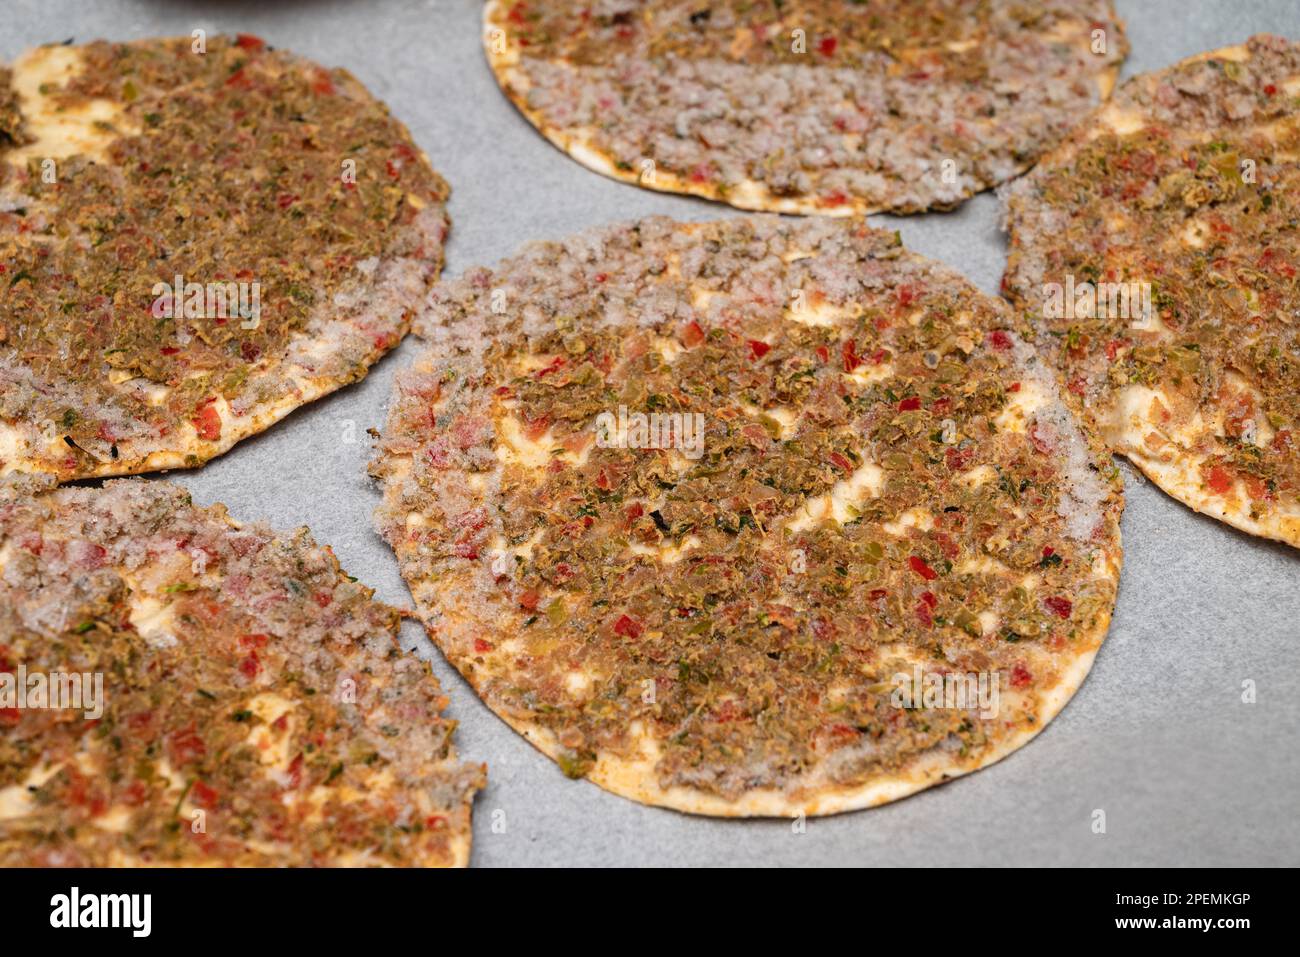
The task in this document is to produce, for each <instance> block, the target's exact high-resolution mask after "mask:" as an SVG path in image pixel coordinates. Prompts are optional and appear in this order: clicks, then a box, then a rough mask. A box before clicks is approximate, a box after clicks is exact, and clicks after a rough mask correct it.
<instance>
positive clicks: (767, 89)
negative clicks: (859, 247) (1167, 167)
mask: <svg viewBox="0 0 1300 957" xmlns="http://www.w3.org/2000/svg"><path fill="white" fill-rule="evenodd" d="M490 16H491V22H490V26H491V27H492V28H493V29H495V30H497V31H500V36H501V37H503V38H504V39H505V42H508V43H509V44H511V49H512V51H516V52H517V55H518V68H517V71H516V70H515V69H514V68H511V69H510V70H508V71H506V75H505V76H503V78H502V79H503V83H505V85H506V87H507V90H508V92H509V93H510V94H511V95H512V96H513V97H515V98H516V100H517V101H518V102H519V103H520V105H521V106H523V107H524V109H525V110H526V112H528V113H529V115H530V116H531V117H532V118H533V119H534V122H537V123H538V124H539V125H541V126H542V127H543V129H549V130H554V131H560V132H562V133H564V134H569V133H575V132H577V131H581V132H582V133H583V134H584V135H586V136H587V137H589V144H588V145H589V146H590V147H592V148H594V149H596V150H597V151H598V152H600V153H602V154H604V155H605V156H606V157H608V158H609V159H610V161H611V162H613V163H614V164H615V165H616V166H617V168H618V169H620V170H622V171H624V172H625V173H628V174H631V175H635V176H638V177H643V181H645V180H644V177H645V176H646V163H647V162H652V163H653V164H654V170H653V171H652V174H653V173H659V172H663V173H670V174H672V175H674V176H676V177H678V178H679V179H680V180H681V181H684V182H686V183H688V184H690V187H691V191H696V192H703V193H705V194H707V195H711V196H713V197H715V198H719V199H723V200H730V201H733V202H736V203H737V205H741V206H748V207H751V208H753V207H755V206H756V197H754V196H752V195H749V190H750V189H751V186H750V185H749V184H759V187H760V189H761V190H762V191H763V192H764V194H765V195H766V196H767V197H768V198H769V200H771V199H787V200H797V201H799V208H800V211H804V212H807V211H814V210H818V209H820V210H823V211H829V212H834V211H835V210H837V209H840V210H843V209H857V210H859V211H861V210H862V209H866V208H871V209H892V210H898V211H912V210H918V209H925V208H928V207H945V206H952V205H955V204H956V203H958V202H960V201H961V200H962V199H964V198H965V197H967V196H969V195H971V194H972V193H973V192H976V191H978V190H980V189H984V188H987V187H988V186H990V185H993V184H996V183H999V182H1002V181H1004V180H1006V179H1007V178H1009V177H1010V176H1013V175H1015V173H1017V172H1019V171H1021V170H1023V169H1024V168H1025V167H1026V166H1027V165H1028V164H1029V163H1031V162H1032V161H1033V160H1034V159H1035V158H1036V157H1037V156H1038V155H1039V154H1040V153H1041V152H1042V151H1043V150H1044V149H1046V148H1047V147H1049V146H1051V145H1052V144H1053V143H1055V142H1056V141H1057V140H1058V139H1059V138H1060V137H1061V136H1063V135H1064V134H1065V132H1066V131H1067V130H1069V128H1070V127H1071V126H1073V125H1074V123H1076V122H1077V121H1078V119H1079V118H1080V116H1082V115H1083V114H1084V113H1085V112H1086V111H1087V109H1088V108H1089V107H1091V106H1092V105H1093V104H1094V103H1096V102H1097V101H1098V99H1099V98H1102V97H1103V96H1104V92H1103V91H1104V90H1108V82H1109V80H1108V79H1107V78H1109V77H1110V76H1112V75H1113V72H1114V71H1117V70H1118V67H1119V64H1120V63H1121V62H1122V61H1123V59H1124V56H1125V54H1126V52H1127V44H1126V41H1125V39H1124V35H1123V31H1122V27H1121V24H1120V22H1119V21H1118V20H1117V19H1116V18H1115V15H1114V10H1113V7H1112V5H1111V3H1110V2H1109V0H1054V2H1050V3H1021V2H1009V0H982V2H976V3H971V2H964V0H963V2H957V0H926V2H911V0H873V2H870V3H859V2H851V0H834V2H819V3H806V2H780V3H776V2H760V3H754V2H740V0H730V2H712V3H710V2H702V0H657V2H648V3H647V2H634V0H606V2H602V3H590V2H587V0H564V2H547V3H540V2H535V0H500V2H498V3H496V4H495V5H494V7H493V8H492V10H491V13H490ZM1098 38H1100V39H1098ZM487 42H488V43H489V46H491V44H493V43H494V42H501V41H498V40H494V39H493V38H492V35H491V33H489V36H488V40H487ZM647 184H648V185H653V182H652V181H650V182H647ZM770 207H771V203H770V202H769V203H768V207H767V208H770Z"/></svg>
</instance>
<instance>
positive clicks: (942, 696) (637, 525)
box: [372, 217, 1122, 816]
mask: <svg viewBox="0 0 1300 957" xmlns="http://www.w3.org/2000/svg"><path fill="white" fill-rule="evenodd" d="M432 303H433V308H432V311H431V313H430V314H429V315H428V316H427V317H426V319H425V320H422V322H423V327H422V328H418V327H417V331H419V332H420V334H421V335H423V336H425V337H426V338H427V339H428V340H429V343H430V348H429V351H428V352H427V353H426V354H425V355H424V356H423V357H421V358H420V359H419V360H417V362H416V364H415V366H414V367H413V368H412V369H411V370H409V371H407V372H406V373H404V374H402V375H400V376H399V378H398V383H397V392H396V396H395V399H394V403H393V407H392V409H391V411H390V415H389V419H388V423H387V425H386V428H385V430H384V433H383V436H382V439H381V442H380V446H379V453H378V456H377V458H376V460H375V462H374V463H373V465H372V471H373V473H374V474H375V475H376V477H378V478H379V479H380V480H381V482H382V485H383V493H384V500H383V505H382V507H381V508H380V510H379V513H378V521H379V525H380V528H381V531H382V533H383V535H384V536H385V538H386V539H387V540H388V541H389V543H390V544H391V545H392V546H393V548H394V550H395V551H396V553H397V556H398V559H399V561H400V565H401V571H402V574H403V576H404V577H405V578H406V581H407V582H408V584H409V585H410V588H411V591H412V594H413V595H414V597H415V601H416V606H417V609H418V613H419V615H420V616H421V618H422V619H423V621H424V623H425V625H426V627H427V628H428V630H429V632H430V634H431V636H432V638H433V640H434V641H435V642H436V643H437V644H438V645H439V647H440V648H441V649H442V650H443V651H444V653H445V654H446V655H447V657H448V658H449V660H450V661H451V662H452V663H453V664H454V665H455V666H456V667H457V668H458V669H459V670H460V671H461V673H462V674H464V675H465V677H466V678H467V679H468V680H469V682H470V683H471V684H472V685H473V687H474V688H475V690H476V691H477V692H478V694H479V695H480V696H481V697H482V698H483V699H484V701H486V702H487V704H488V705H489V706H490V707H491V708H492V709H493V710H494V711H496V712H497V714H499V715H500V716H501V717H502V718H504V719H505V720H506V721H507V722H508V723H509V724H511V725H512V726H513V727H514V728H515V729H517V730H518V731H519V732H521V733H522V734H523V735H525V736H526V737H527V738H528V740H529V741H531V742H532V743H533V744H535V745H536V746H537V747H538V748H540V749H541V750H542V751H543V752H545V753H546V754H547V755H549V756H550V757H552V758H554V759H555V760H556V761H557V762H558V763H559V764H560V766H561V767H562V768H563V770H564V771H565V773H567V774H569V775H571V776H573V777H584V776H585V777H587V778H589V779H590V780H592V781H594V782H596V783H597V784H599V785H601V786H602V787H604V788H607V789H608V790H610V791H613V792H615V793H617V794H621V795H625V796H627V797H631V798H634V799H636V800H638V801H642V802H645V803H648V804H658V805H665V806H668V807H673V808H678V809H681V810H685V811H693V812H698V813H704V814H713V815H724V816H740V815H785V814H798V813H808V814H827V813H833V812H836V811H842V810H848V809H852V808H858V807H864V806H869V805H874V804H879V803H883V802H886V801H890V800H893V799H896V798H898V797H901V796H903V795H906V794H909V793H911V792H913V791H916V790H919V789H921V788H924V787H927V786H929V785H932V784H935V783H937V782H940V781H942V780H945V779H946V778H949V777H953V776H956V775H960V774H964V773H966V772H968V771H972V770H974V769H976V768H979V767H982V766H984V765H987V764H989V763H991V762H993V761H996V760H997V759H999V758H1000V757H1002V756H1004V755H1005V754H1007V753H1009V752H1010V751H1012V750H1014V749H1015V748H1017V747H1019V746H1020V745H1021V744H1023V743H1024V742H1025V741H1027V740H1028V739H1029V738H1031V737H1032V736H1033V735H1035V734H1036V733H1037V732H1038V731H1039V730H1040V729H1041V728H1042V727H1043V726H1044V724H1046V722H1047V721H1049V720H1050V719H1051V718H1052V717H1053V716H1054V715H1055V714H1056V713H1057V712H1058V711H1059V710H1060V709H1061V708H1062V707H1063V706H1064V704H1065V702H1066V701H1067V700H1068V699H1069V698H1070V696H1071V695H1072V694H1073V693H1074V691H1075V690H1076V689H1077V688H1078V687H1079V685H1080V683H1081V682H1082V681H1083V678H1084V676H1085V675H1086V673H1087V671H1088V668H1089V666H1090V664H1091V662H1092V659H1093V657H1094V655H1095V654H1096V652H1097V649H1098V647H1099V646H1100V644H1101V642H1102V639H1103V636H1104V634H1105V631H1106V628H1107V625H1108V622H1109V619H1110V615H1111V610H1112V607H1113V603H1114V600H1115V592H1116V582H1117V577H1118V573H1119V567H1120V561H1121V550H1120V538H1119V524H1118V523H1119V516H1120V512H1121V510H1122V498H1121V492H1120V486H1119V481H1118V476H1117V474H1116V472H1117V470H1116V469H1115V468H1114V467H1113V466H1112V465H1110V464H1109V463H1108V462H1106V461H1105V460H1104V457H1103V456H1101V455H1100V453H1099V448H1100V447H1099V446H1098V445H1097V444H1096V443H1095V442H1093V441H1092V440H1091V439H1090V438H1089V437H1088V435H1087V434H1086V433H1085V432H1084V431H1083V430H1082V428H1081V427H1080V425H1079V423H1078V421H1077V419H1076V418H1075V416H1074V414H1073V412H1072V410H1071V408H1070V406H1069V404H1068V403H1067V402H1066V401H1065V400H1063V398H1062V395H1061V393H1059V392H1058V389H1057V386H1056V383H1055V379H1054V377H1053V376H1052V374H1051V371H1050V369H1048V368H1047V367H1045V366H1044V365H1043V364H1042V363H1041V362H1040V361H1039V360H1038V358H1037V356H1036V354H1035V353H1034V351H1033V349H1032V348H1031V347H1030V346H1029V345H1027V344H1026V343H1025V342H1024V341H1022V339H1021V337H1020V336H1019V335H1018V334H1017V332H1016V330H1015V328H1014V326H1013V321H1012V320H1013V317H1012V314H1011V311H1010V310H1009V309H1008V308H1007V307H1006V305H1005V304H1004V303H1002V302H1001V301H1000V300H997V299H994V298H991V297H989V296H985V295H982V294H981V293H979V292H978V291H977V290H976V289H975V288H974V287H973V286H972V285H971V284H970V283H969V282H967V281H966V280H965V279H963V278H961V277H960V276H959V275H957V274H956V273H954V272H952V271H951V270H949V269H947V268H946V267H943V266H941V265H939V264H937V263H934V262H932V261H929V260H925V259H923V258H921V257H919V256H915V255H913V254H911V253H909V252H907V251H905V250H904V249H903V248H902V247H901V245H900V243H899V240H898V238H897V235H896V234H892V233H887V232H881V231H878V230H873V229H870V228H869V227H867V226H866V225H865V224H863V223H862V222H860V221H846V220H829V219H808V220H801V221H791V220H778V219H776V218H772V217H758V218H754V219H745V220H734V221H724V222H716V223H707V224H680V223H676V222H673V221H670V220H665V219H650V220H644V221H641V222H636V223H631V224H627V225H620V226H614V227H609V228H605V229H600V230H595V231H592V232H588V233H585V234H582V235H579V236H576V237H573V238H571V239H568V240H565V241H561V242H546V243H537V244H532V245H529V246H526V247H525V248H524V249H523V250H522V251H521V252H520V254H519V255H517V256H516V257H514V258H512V259H509V260H507V261H505V262H503V263H502V264H500V265H499V266H498V267H497V268H496V269H493V270H487V269H476V270H471V271H470V272H468V273H467V274H465V275H464V276H463V277H461V278H460V279H458V280H457V281H455V282H446V283H442V284H440V285H438V286H436V287H435V289H434V293H433V296H432Z"/></svg>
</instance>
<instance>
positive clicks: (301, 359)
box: [0, 36, 448, 479]
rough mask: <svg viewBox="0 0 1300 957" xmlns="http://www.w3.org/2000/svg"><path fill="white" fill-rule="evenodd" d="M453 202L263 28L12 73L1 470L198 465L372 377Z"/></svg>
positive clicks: (378, 114) (414, 155) (79, 471)
mask: <svg viewBox="0 0 1300 957" xmlns="http://www.w3.org/2000/svg"><path fill="white" fill-rule="evenodd" d="M447 195H448V188H447V185H446V183H445V182H444V181H443V180H442V179H441V178H440V177H439V176H438V175H437V174H436V173H435V172H433V170H432V169H430V168H429V164H428V160H427V158H426V157H425V156H424V155H423V154H422V153H421V152H420V151H419V150H418V149H417V148H416V147H415V145H414V144H413V143H412V142H411V138H410V135H409V133H408V132H407V131H406V129H405V128H404V127H403V126H402V125H401V124H400V123H398V122H397V121H396V120H394V119H393V118H392V117H391V116H390V115H389V114H388V111H387V109H386V108H385V107H384V106H383V104H381V103H379V102H378V101H376V100H375V99H374V98H373V97H372V96H371V95H370V94H369V93H368V92H367V91H366V90H365V89H364V88H363V87H362V86H361V84H360V83H358V82H357V81H356V80H355V79H354V78H353V77H352V76H350V75H349V74H348V73H346V72H345V71H343V70H327V69H325V68H323V67H319V66H317V65H315V64H313V63H311V62H309V61H307V60H304V59H301V58H299V57H295V56H293V55H291V54H289V53H286V52H283V51H273V50H271V49H270V48H269V47H267V46H266V45H265V44H263V43H262V41H261V40H259V39H257V38H256V37H251V36H239V37H212V38H209V39H208V40H207V41H206V45H205V46H202V47H201V48H200V45H199V44H198V43H197V41H195V40H192V39H191V38H189V37H185V38H181V39H167V40H141V41H137V42H133V43H120V44H110V43H104V42H97V43H92V44H89V45H86V46H75V47H74V46H45V47H40V48H37V49H35V50H31V51H29V52H28V53H26V54H24V55H23V56H22V57H21V58H20V59H19V60H18V61H17V62H16V63H15V64H14V65H13V67H12V69H3V68H0V472H5V471H22V472H47V473H51V474H54V475H56V476H58V477H59V478H60V479H72V478H85V477H88V476H109V475H125V474H132V473H137V472H145V471H152V470H155V469H171V468H185V467H193V466H196V465H200V464H202V463H203V462H206V461H207V460H209V459H211V458H213V457H214V456H216V455H219V454H221V453H222V452H224V451H226V450H227V449H229V448H230V447H231V446H232V445H234V444H235V443H236V442H237V441H239V440H240V439H242V438H245V437H247V436H250V435H253V434H255V433H257V432H260V431H262V430H263V429H266V428H268V427H269V426H270V425H271V424H273V423H274V422H276V421H278V420H279V419H281V418H283V417H284V416H286V415H288V414H289V413H290V412H291V411H293V410H294V409H295V408H297V407H299V406H301V405H303V404H304V403H307V402H310V401H312V400H313V399H316V398H318V397H320V396H322V395H325V394H326V393H329V392H332V391H333V390H335V389H337V388H339V387H341V386H343V385H346V384H347V383H349V382H353V381H355V380H357V379H360V378H361V377H363V376H364V375H365V374H366V371H367V369H368V368H369V367H370V365H372V364H373V363H374V362H376V361H377V360H378V359H379V358H380V357H381V356H382V355H383V354H384V353H385V352H387V351H388V350H389V349H391V348H392V347H393V346H395V345H396V344H397V343H398V342H399V341H400V340H401V338H402V336H403V335H404V334H405V332H406V330H407V329H408V327H409V323H410V317H411V313H412V310H413V309H414V308H415V306H416V305H418V303H419V301H420V299H421V297H422V296H423V295H424V294H425V292H426V291H427V289H428V286H429V284H430V283H431V282H432V281H433V280H434V279H436V278H437V275H438V273H439V271H440V269H441V266H442V258H443V256H442V248H443V241H444V239H445V237H446V234H447V230H448V219H447V215H446V212H445V209H444V203H445V201H446V199H447ZM177 277H180V282H181V285H180V287H179V289H180V293H181V295H180V296H179V297H178V296H175V295H173V294H171V292H170V291H169V290H170V289H172V288H176V287H177ZM196 292H197V298H196V297H195V293H196ZM241 307H242V309H243V312H242V313H241V312H240V310H241Z"/></svg>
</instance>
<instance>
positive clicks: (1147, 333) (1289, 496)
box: [1004, 36, 1300, 517]
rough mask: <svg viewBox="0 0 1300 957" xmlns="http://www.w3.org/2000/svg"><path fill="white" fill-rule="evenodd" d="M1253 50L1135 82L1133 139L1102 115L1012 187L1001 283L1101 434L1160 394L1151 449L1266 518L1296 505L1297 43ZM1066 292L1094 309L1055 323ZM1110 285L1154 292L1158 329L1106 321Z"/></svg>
mask: <svg viewBox="0 0 1300 957" xmlns="http://www.w3.org/2000/svg"><path fill="white" fill-rule="evenodd" d="M1245 51H1246V53H1247V56H1246V57H1245V58H1244V59H1239V58H1236V57H1229V58H1224V57H1209V58H1205V59H1199V60H1191V61H1187V62H1185V63H1181V64H1179V65H1176V66H1174V67H1171V68H1170V69H1168V70H1163V71H1161V72H1159V73H1154V74H1148V75H1144V76H1141V77H1137V78H1135V79H1133V80H1132V81H1130V82H1129V83H1127V84H1125V85H1124V87H1123V88H1122V89H1121V90H1120V91H1119V92H1118V93H1117V94H1116V98H1115V100H1114V101H1113V103H1112V104H1111V107H1108V111H1109V110H1110V109H1115V110H1118V111H1121V112H1120V113H1119V115H1120V116H1121V117H1125V118H1127V117H1131V118H1133V119H1132V120H1130V122H1132V123H1135V124H1136V123H1140V128H1138V129H1122V130H1120V131H1117V130H1114V129H1111V128H1109V127H1108V126H1106V125H1104V123H1103V121H1104V118H1105V115H1106V114H1105V113H1103V114H1102V115H1101V116H1100V117H1097V118H1094V120H1093V121H1092V122H1090V123H1089V124H1087V125H1086V127H1085V128H1084V131H1083V132H1082V133H1081V134H1080V135H1079V136H1077V137H1076V138H1075V140H1073V141H1072V142H1071V143H1070V144H1069V145H1068V147H1066V148H1063V150H1062V152H1061V154H1060V156H1059V157H1055V158H1054V159H1053V160H1052V161H1050V162H1048V163H1046V164H1044V165H1043V166H1040V167H1039V168H1038V169H1036V170H1035V171H1034V172H1033V173H1032V174H1031V175H1030V176H1029V177H1027V178H1026V179H1025V180H1024V181H1023V182H1021V183H1019V184H1017V186H1016V188H1015V189H1014V190H1013V192H1012V193H1011V196H1010V202H1009V210H1008V212H1009V223H1010V228H1011V235H1012V248H1011V256H1010V261H1009V264H1008V269H1007V275H1006V279H1005V281H1004V287H1005V289H1006V291H1007V293H1008V294H1009V295H1010V296H1011V297H1012V298H1013V300H1014V301H1015V302H1016V303H1017V304H1018V305H1020V306H1021V307H1023V308H1024V309H1025V310H1026V312H1027V313H1028V314H1029V315H1031V316H1032V317H1033V318H1034V321H1035V322H1036V323H1037V324H1038V325H1039V326H1040V328H1041V329H1042V330H1043V331H1044V332H1045V333H1046V334H1045V335H1043V336H1040V339H1039V341H1040V344H1041V345H1042V346H1043V348H1044V349H1045V350H1046V352H1047V354H1048V355H1050V357H1051V360H1052V361H1053V362H1054V363H1055V364H1056V365H1057V367H1058V368H1059V369H1060V370H1061V373H1062V375H1063V376H1064V378H1065V379H1066V381H1067V382H1068V384H1069V388H1070V389H1071V390H1072V391H1074V392H1077V393H1078V394H1079V395H1080V396H1081V397H1082V398H1083V399H1084V400H1085V401H1086V402H1087V404H1088V406H1089V407H1090V408H1091V409H1092V410H1094V411H1095V412H1097V414H1098V415H1099V416H1100V417H1101V419H1102V420H1103V421H1105V420H1107V419H1110V418H1112V417H1113V416H1115V415H1116V414H1118V415H1119V416H1120V417H1122V418H1126V416H1127V413H1126V412H1125V410H1124V409H1122V408H1119V407H1118V406H1117V402H1118V400H1119V396H1120V394H1121V393H1122V392H1124V391H1125V390H1129V389H1130V388H1131V387H1134V386H1140V387H1143V388H1145V389H1150V390H1153V391H1154V392H1156V393H1157V394H1158V396H1159V399H1158V403H1159V404H1158V406H1157V407H1156V410H1157V411H1156V414H1155V420H1156V421H1155V426H1154V430H1153V431H1152V433H1151V434H1150V435H1147V436H1144V437H1142V440H1143V444H1144V446H1145V448H1144V449H1143V451H1144V452H1145V453H1147V454H1150V455H1153V456H1159V455H1161V454H1163V453H1165V452H1167V451H1168V450H1169V449H1172V448H1174V447H1175V446H1174V445H1173V444H1171V443H1174V442H1183V443H1188V442H1189V441H1190V444H1188V447H1187V448H1186V449H1185V450H1184V451H1185V452H1186V453H1189V454H1191V455H1193V456H1195V457H1196V458H1197V460H1198V461H1199V462H1200V466H1199V477H1196V478H1194V479H1193V481H1196V482H1199V483H1200V484H1201V485H1202V486H1203V487H1204V488H1205V489H1206V490H1208V492H1209V493H1211V494H1212V495H1213V496H1227V495H1236V494H1237V492H1238V490H1239V489H1243V490H1244V492H1245V495H1246V496H1248V498H1249V508H1250V511H1251V513H1252V514H1253V515H1255V516H1257V517H1258V516H1261V515H1264V514H1265V513H1268V512H1270V511H1272V510H1274V509H1281V510H1283V511H1286V512H1290V513H1292V514H1294V513H1295V512H1296V511H1297V509H1298V507H1300V432H1298V431H1297V428H1298V426H1300V419H1298V418H1297V407H1296V397H1297V396H1300V282H1298V281H1297V269H1300V227H1298V225H1297V224H1298V223H1300V200H1298V199H1297V197H1298V196H1300V165H1298V164H1297V156H1300V45H1297V44H1295V43H1291V42H1289V41H1286V40H1282V39H1280V38H1276V37H1266V36H1264V37H1255V38H1253V39H1252V40H1250V41H1249V43H1247V44H1246V45H1245ZM1121 126H1122V124H1121ZM1067 279H1068V280H1070V281H1071V282H1072V283H1073V285H1074V288H1075V289H1076V290H1077V289H1082V288H1083V287H1084V286H1085V284H1086V285H1087V286H1088V287H1090V288H1092V289H1099V290H1101V292H1100V294H1099V295H1098V296H1097V300H1098V304H1099V305H1098V307H1097V308H1095V309H1094V308H1090V307H1089V308H1084V309H1074V310H1072V311H1071V312H1072V314H1062V310H1061V309H1060V308H1057V309H1055V310H1054V311H1052V312H1050V313H1049V312H1048V309H1047V307H1048V302H1047V300H1046V299H1045V296H1044V289H1045V288H1046V286H1047V284H1055V285H1056V286H1058V287H1059V286H1063V285H1065V283H1066V282H1067ZM1107 284H1112V285H1120V286H1124V285H1127V284H1133V285H1134V286H1135V287H1137V288H1139V289H1140V288H1141V287H1142V286H1146V287H1147V290H1148V295H1149V298H1150V305H1151V310H1150V311H1151V316H1150V318H1145V317H1143V316H1142V315H1135V314H1134V313H1135V311H1136V310H1135V309H1134V308H1132V307H1130V308H1129V309H1128V310H1124V309H1119V310H1117V309H1114V308H1112V303H1113V302H1114V301H1116V300H1114V299H1112V298H1110V297H1109V296H1108V293H1107V291H1106V286H1107ZM1076 295H1077V294H1076ZM1131 298H1132V297H1131V296H1130V299H1131ZM1103 300H1104V301H1105V305H1104V306H1103V305H1101V303H1102V302H1103ZM1118 301H1119V302H1120V303H1121V305H1122V302H1123V300H1122V299H1119V300H1118ZM1058 305H1059V304H1058ZM1084 305H1085V306H1087V303H1086V301H1085V302H1084ZM1145 410H1146V406H1145V404H1144V406H1143V411H1145ZM1198 423H1199V424H1200V425H1201V426H1205V427H1206V428H1207V430H1206V431H1205V432H1203V433H1202V434H1201V435H1200V436H1199V437H1192V438H1191V439H1190V440H1189V439H1188V438H1187V436H1188V432H1187V430H1189V429H1194V428H1196V427H1198ZM1116 424H1117V426H1118V425H1122V424H1123V423H1119V422H1117V423H1116ZM1180 454H1181V453H1180Z"/></svg>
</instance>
